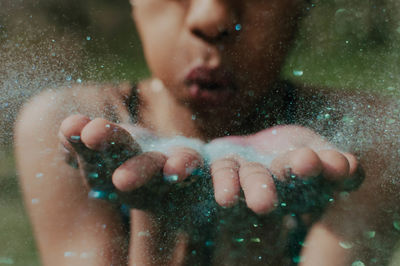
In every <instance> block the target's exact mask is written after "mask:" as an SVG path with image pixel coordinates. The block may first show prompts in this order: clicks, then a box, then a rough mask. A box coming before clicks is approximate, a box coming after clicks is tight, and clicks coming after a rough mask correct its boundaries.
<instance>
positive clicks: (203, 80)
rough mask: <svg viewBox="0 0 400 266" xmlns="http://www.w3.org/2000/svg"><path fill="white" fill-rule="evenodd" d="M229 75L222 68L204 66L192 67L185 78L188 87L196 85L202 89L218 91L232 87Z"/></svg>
mask: <svg viewBox="0 0 400 266" xmlns="http://www.w3.org/2000/svg"><path fill="white" fill-rule="evenodd" d="M231 81H232V79H231V74H230V73H229V72H227V71H224V70H223V69H222V68H210V67H206V66H196V67H193V68H192V69H191V70H190V71H189V72H188V74H187V75H186V77H185V83H186V84H188V85H192V84H197V85H199V86H200V87H202V88H204V89H211V90H212V89H218V88H221V89H222V88H229V87H232V82H231Z"/></svg>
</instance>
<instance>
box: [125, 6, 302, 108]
mask: <svg viewBox="0 0 400 266" xmlns="http://www.w3.org/2000/svg"><path fill="white" fill-rule="evenodd" d="M133 1H134V8H133V12H134V18H135V20H136V22H137V27H138V30H139V33H140V35H141V39H142V42H143V47H144V52H145V55H146V58H147V62H148V64H149V67H150V69H151V71H152V73H153V76H155V77H157V78H159V79H161V80H162V81H163V82H164V84H165V85H166V87H167V88H169V90H170V91H171V93H172V94H173V96H174V97H175V98H176V99H178V101H180V102H185V103H188V104H189V105H192V106H202V107H203V108H204V106H205V105H206V106H209V107H212V106H214V107H217V106H223V103H224V102H229V106H230V107H231V108H241V109H243V108H245V106H251V103H252V102H253V103H254V102H255V101H256V99H259V97H260V96H263V95H266V94H267V92H268V91H267V90H268V87H269V85H271V83H273V82H274V81H275V80H276V78H277V77H278V75H279V71H280V68H281V65H282V62H283V59H284V57H285V54H286V51H287V49H288V47H289V46H290V43H291V39H292V35H293V32H294V31H295V29H296V26H297V24H298V21H299V20H298V18H299V16H300V15H301V13H302V10H303V9H304V5H305V1H304V0H245V1H243V0H133ZM228 100H229V101H228ZM248 108H249V107H248Z"/></svg>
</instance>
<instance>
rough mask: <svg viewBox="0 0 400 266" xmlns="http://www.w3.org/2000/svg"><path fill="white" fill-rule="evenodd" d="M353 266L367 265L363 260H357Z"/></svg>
mask: <svg viewBox="0 0 400 266" xmlns="http://www.w3.org/2000/svg"><path fill="white" fill-rule="evenodd" d="M351 266H365V264H364V262H362V261H361V260H356V261H355V262H353V263H352V264H351Z"/></svg>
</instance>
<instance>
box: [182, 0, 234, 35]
mask: <svg viewBox="0 0 400 266" xmlns="http://www.w3.org/2000/svg"><path fill="white" fill-rule="evenodd" d="M229 2H231V1H230V0H192V1H191V5H190V8H189V13H188V15H187V19H186V21H187V25H188V27H189V30H190V32H191V33H192V34H194V35H196V36H197V37H199V38H201V39H203V40H205V41H207V42H218V41H221V40H222V39H226V37H227V36H229V35H230V34H231V31H232V29H233V27H234V22H235V15H234V12H233V10H232V7H231V6H230V4H229Z"/></svg>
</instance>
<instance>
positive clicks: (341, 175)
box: [317, 150, 350, 182]
mask: <svg viewBox="0 0 400 266" xmlns="http://www.w3.org/2000/svg"><path fill="white" fill-rule="evenodd" d="M317 154H318V156H319V158H320V160H321V163H322V175H323V177H324V178H325V179H326V180H329V181H333V182H342V181H343V180H344V179H346V178H348V177H349V172H350V163H349V161H348V159H347V158H346V156H344V155H343V154H342V153H340V152H338V151H336V150H322V151H318V152H317Z"/></svg>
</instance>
